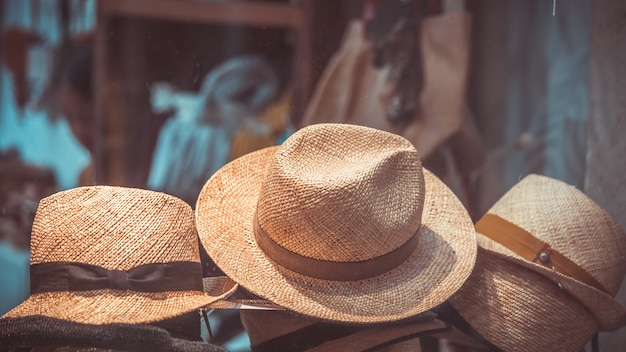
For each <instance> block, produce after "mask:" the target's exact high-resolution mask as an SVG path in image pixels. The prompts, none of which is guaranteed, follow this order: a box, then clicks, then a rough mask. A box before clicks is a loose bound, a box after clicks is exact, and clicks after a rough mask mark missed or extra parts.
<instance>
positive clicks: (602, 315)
mask: <svg viewBox="0 0 626 352" xmlns="http://www.w3.org/2000/svg"><path fill="white" fill-rule="evenodd" d="M478 236H479V244H480V245H481V246H482V247H487V249H486V250H488V251H490V252H492V253H493V254H494V255H498V256H500V257H502V258H504V259H506V260H511V261H513V262H515V263H517V264H519V265H521V266H523V267H525V268H528V269H530V270H533V271H535V272H537V273H539V274H541V275H543V276H545V277H547V278H548V279H550V280H552V281H554V282H555V283H558V284H560V285H561V286H562V287H563V289H564V290H565V291H567V292H568V293H569V294H571V295H572V296H574V297H576V299H578V300H579V301H580V302H581V303H582V304H583V305H584V306H585V307H587V309H588V310H589V311H590V312H591V313H592V314H593V315H594V317H595V318H596V320H597V321H598V323H599V325H600V330H602V331H612V330H615V329H618V328H620V327H622V326H623V325H624V321H625V319H626V307H625V306H624V305H623V304H622V303H621V302H619V301H617V300H616V299H615V298H614V297H612V296H610V295H608V294H607V293H605V292H602V291H600V290H598V289H597V288H595V287H593V286H589V285H587V284H585V283H583V282H581V281H578V280H576V279H573V278H571V277H569V276H566V275H563V274H561V273H559V272H556V271H554V270H552V269H550V268H548V267H545V266H543V265H539V264H536V263H533V262H530V261H528V260H526V259H524V258H522V257H521V256H518V255H517V254H515V253H514V252H513V251H510V250H508V249H507V248H505V247H504V246H502V245H500V244H499V243H497V242H495V241H493V240H491V239H490V238H488V237H486V236H484V235H482V234H480V233H478Z"/></svg>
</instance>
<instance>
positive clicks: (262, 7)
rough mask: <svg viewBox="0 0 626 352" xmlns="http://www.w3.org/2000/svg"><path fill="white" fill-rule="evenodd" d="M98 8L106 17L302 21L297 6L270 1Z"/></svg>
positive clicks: (113, 3)
mask: <svg viewBox="0 0 626 352" xmlns="http://www.w3.org/2000/svg"><path fill="white" fill-rule="evenodd" d="M100 10H101V11H102V13H103V14H104V15H109V16H126V17H143V18H151V19H160V20H170V21H189V22H202V23H224V24H226V23H228V24H239V25H248V26H267V27H291V28H299V27H300V25H301V23H302V15H301V11H300V9H298V7H296V6H291V5H285V4H277V3H271V2H238V1H211V0H105V1H101V6H100Z"/></svg>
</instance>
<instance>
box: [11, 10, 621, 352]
mask: <svg viewBox="0 0 626 352" xmlns="http://www.w3.org/2000/svg"><path fill="white" fill-rule="evenodd" d="M0 31H1V33H0V34H1V38H0V39H1V40H0V59H1V67H0V70H1V71H0V192H1V193H0V204H1V208H0V210H1V212H0V287H1V288H0V314H4V313H5V312H6V311H8V310H9V309H10V308H12V307H13V306H15V305H17V304H18V303H20V302H21V301H22V300H23V299H25V298H26V296H27V295H28V290H29V288H28V250H29V236H30V227H31V225H32V219H33V216H34V213H35V211H36V209H37V202H38V201H39V200H40V199H41V198H42V197H45V196H47V195H50V194H52V193H54V192H56V191H59V190H64V189H68V188H72V187H77V186H81V185H93V184H112V185H125V186H132V187H141V188H149V189H154V190H159V191H163V192H166V193H170V194H173V195H176V196H178V197H180V198H182V199H184V200H185V201H187V202H188V203H189V204H190V205H191V206H192V207H195V201H196V197H197V195H198V193H199V191H200V188H201V187H202V185H203V184H204V182H206V180H207V179H208V178H209V177H210V176H211V175H212V173H213V172H215V171H216V170H217V169H218V168H219V167H221V166H223V165H224V164H225V163H227V162H228V161H230V160H232V159H234V158H236V157H238V156H241V155H243V154H245V153H248V152H251V151H254V150H257V149H260V148H263V147H267V146H271V145H276V144H280V143H281V142H282V141H283V140H284V139H285V138H287V137H288V136H289V135H290V134H291V133H293V132H294V131H295V130H297V129H298V128H301V127H303V126H306V125H308V124H311V123H317V122H345V123H357V124H363V125H367V126H371V127H376V128H381V129H386V130H389V131H392V132H395V133H399V134H402V135H403V136H405V137H406V138H408V139H409V140H411V141H412V142H413V143H414V144H415V145H416V146H417V147H418V150H419V151H420V154H421V156H422V159H423V161H424V164H425V165H426V167H428V168H429V169H431V170H432V171H433V172H435V173H436V174H437V175H438V176H439V177H440V178H442V179H443V180H444V181H445V182H446V183H447V184H448V185H449V186H450V187H451V188H452V189H453V190H454V191H455V193H456V194H457V195H458V196H459V198H460V199H461V200H462V201H463V202H464V204H465V205H466V207H467V209H468V210H469V212H470V214H471V215H472V217H473V218H474V219H475V220H477V219H478V218H480V216H481V215H482V214H483V213H484V212H485V211H486V210H487V209H488V208H489V207H490V206H491V205H492V204H493V203H494V202H495V201H496V200H497V199H498V198H499V197H500V196H501V195H502V194H503V193H504V192H505V191H506V190H508V189H509V188H510V187H511V186H513V185H514V184H515V183H516V182H517V181H518V180H520V179H521V178H522V177H524V176H525V175H527V174H529V173H538V174H544V175H547V176H550V177H554V178H557V179H561V180H563V181H565V182H568V183H570V184H572V185H574V186H576V187H577V188H579V189H582V190H583V191H584V192H585V193H587V194H588V195H589V196H590V197H591V198H593V199H594V200H596V201H597V202H598V203H599V204H600V205H601V206H602V207H604V208H605V209H606V210H607V211H608V212H609V213H611V214H612V215H613V216H614V217H615V218H616V219H617V221H618V222H619V223H620V225H621V226H622V227H626V163H625V160H624V155H625V154H626V139H625V138H624V137H623V134H624V132H626V118H625V117H624V116H626V105H625V104H624V103H623V102H624V101H626V100H624V99H623V97H622V96H621V94H622V92H624V89H626V68H624V66H623V63H624V62H626V46H624V45H622V44H623V43H624V41H625V40H626V3H622V2H619V1H610V0H594V1H591V0H588V1H584V0H567V1H556V0H553V1H550V0H527V1H514V0H483V1H474V0H409V1H400V0H389V1H380V0H378V1H377V0H343V1H332V0H315V1H313V0H291V1H288V0H275V1H269V0H265V1H227V0H213V1H212V0H0ZM401 78H402V79H401ZM210 270H211V269H210V268H207V272H209V271H210ZM620 295H621V296H620V300H622V302H626V289H624V288H623V289H622V291H621V293H620ZM230 337H231V336H226V337H225V338H224V341H226V340H228V339H229V338H230ZM244 344H245V343H244ZM625 345H626V331H624V329H622V330H620V331H617V332H615V333H611V334H601V348H602V349H603V350H607V351H617V350H619V348H618V347H619V346H625ZM230 348H231V349H233V350H237V349H241V350H245V348H246V347H245V346H243V347H242V346H239V347H237V345H231V346H230Z"/></svg>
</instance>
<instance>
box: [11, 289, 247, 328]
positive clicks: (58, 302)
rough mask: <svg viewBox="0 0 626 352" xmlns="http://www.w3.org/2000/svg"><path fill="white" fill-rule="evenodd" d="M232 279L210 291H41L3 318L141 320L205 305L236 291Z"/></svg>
mask: <svg viewBox="0 0 626 352" xmlns="http://www.w3.org/2000/svg"><path fill="white" fill-rule="evenodd" d="M236 288H237V284H236V283H235V282H233V281H230V282H226V281H222V282H220V286H219V287H213V288H212V289H211V292H209V293H203V292H200V291H169V292H128V291H119V290H110V289H104V290H94V291H81V292H68V291H62V292H44V293H37V294H33V295H31V296H30V297H29V298H28V299H26V301H24V302H22V303H21V304H20V305H18V306H17V307H15V308H13V309H12V310H10V311H9V312H7V313H6V314H5V315H4V316H3V317H2V318H19V317H26V316H35V315H41V316H45V317H49V318H57V319H63V320H67V321H72V322H76V323H82V324H93V325H99V324H111V323H123V324H142V323H151V322H156V321H160V320H165V319H169V318H172V317H175V316H179V315H182V314H185V313H189V312H191V311H194V310H196V309H200V308H202V307H204V306H207V305H209V304H211V303H213V302H215V301H217V300H220V299H224V298H226V297H228V296H229V295H231V294H232V293H233V292H235V290H236Z"/></svg>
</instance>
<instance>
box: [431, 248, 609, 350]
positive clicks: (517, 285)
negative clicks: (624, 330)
mask: <svg viewBox="0 0 626 352" xmlns="http://www.w3.org/2000/svg"><path fill="white" fill-rule="evenodd" d="M450 303H451V304H452V306H453V307H454V308H455V309H456V310H457V311H458V313H459V314H460V315H461V316H462V317H463V319H464V320H465V321H466V322H467V323H469V325H470V326H471V327H472V328H473V329H474V330H476V331H477V332H478V333H479V334H480V335H481V336H482V337H483V338H485V339H486V340H487V341H489V342H490V343H492V344H494V345H496V346H498V347H499V348H501V349H502V350H504V351H513V350H515V351H520V352H523V351H528V352H530V351H557V350H558V351H577V350H580V349H582V348H583V347H584V346H585V344H586V343H587V342H588V341H589V340H590V339H591V338H592V336H593V335H594V334H595V333H596V331H597V329H598V322H597V321H596V320H595V319H594V317H593V315H592V314H591V312H589V311H588V310H587V309H586V308H585V307H584V306H582V305H581V304H579V303H578V301H577V300H576V299H575V298H574V297H572V296H571V295H570V294H569V293H568V292H566V291H564V290H561V289H559V288H558V287H557V286H556V285H555V284H554V283H553V282H552V281H551V280H549V279H547V278H545V277H543V275H541V274H540V273H537V272H535V271H533V270H531V269H529V268H526V267H522V266H519V265H518V264H517V263H516V262H515V261H511V260H509V258H507V257H505V256H502V255H500V254H498V253H496V252H493V251H489V250H487V249H484V248H482V247H479V249H478V256H477V258H476V266H475V267H474V271H473V272H472V275H471V276H470V277H469V279H468V280H467V281H466V282H465V284H464V285H463V287H462V288H461V289H460V290H459V291H458V292H457V293H456V294H454V295H453V296H452V297H451V298H450ZM441 337H443V338H445V337H446V336H445V335H442V336H441Z"/></svg>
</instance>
